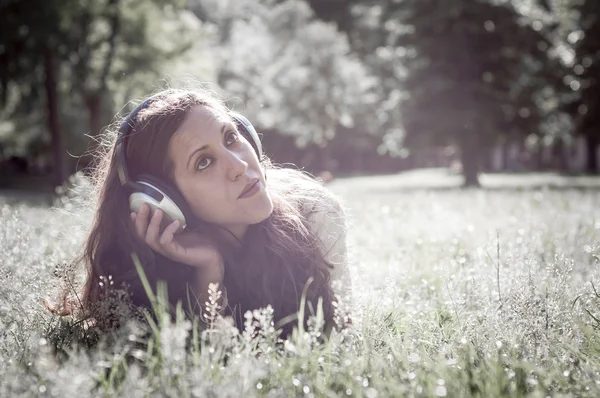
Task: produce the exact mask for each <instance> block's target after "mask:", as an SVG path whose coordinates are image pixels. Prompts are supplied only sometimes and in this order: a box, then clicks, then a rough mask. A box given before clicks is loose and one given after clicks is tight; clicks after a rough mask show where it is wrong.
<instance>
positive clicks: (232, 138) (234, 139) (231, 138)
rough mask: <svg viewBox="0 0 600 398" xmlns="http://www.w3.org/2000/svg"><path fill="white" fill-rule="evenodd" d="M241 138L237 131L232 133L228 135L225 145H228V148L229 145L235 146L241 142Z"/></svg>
mask: <svg viewBox="0 0 600 398" xmlns="http://www.w3.org/2000/svg"><path fill="white" fill-rule="evenodd" d="M239 139H240V138H239V136H238V133H237V131H232V132H230V133H229V134H227V139H226V140H225V144H227V146H229V145H233V144H235V143H236V142H237V141H238V140H239Z"/></svg>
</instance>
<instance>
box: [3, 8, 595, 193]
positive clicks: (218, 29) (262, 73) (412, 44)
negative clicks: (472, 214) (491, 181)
mask: <svg viewBox="0 0 600 398" xmlns="http://www.w3.org/2000/svg"><path fill="white" fill-rule="evenodd" d="M189 82H202V83H207V84H209V85H210V87H211V88H212V89H214V90H218V91H219V92H220V93H221V94H222V96H223V97H224V98H226V99H228V100H230V101H229V103H230V105H232V106H234V107H235V108H236V109H237V110H239V111H241V112H243V113H244V114H246V116H248V117H249V118H250V119H251V121H252V122H253V123H254V124H255V125H256V127H257V129H258V130H259V132H261V133H262V134H263V136H264V138H263V141H264V145H265V148H266V152H267V154H268V155H270V156H271V157H272V159H273V160H274V161H275V162H278V163H294V164H296V165H298V166H300V167H303V168H305V169H306V170H308V171H310V172H312V173H313V174H315V175H320V176H321V177H322V178H323V179H325V180H329V179H331V178H337V177H341V176H349V175H369V174H388V173H389V174H391V173H395V174H397V173H401V172H406V171H409V170H413V169H424V168H426V169H434V170H441V171H442V173H443V174H444V175H452V176H455V177H456V178H459V177H460V184H461V185H462V184H464V185H467V186H476V185H478V184H479V183H480V181H482V179H481V176H482V175H493V174H494V173H504V174H506V173H515V174H516V173H554V174H559V175H564V174H567V175H571V174H579V175H583V174H595V173H598V170H599V167H598V159H599V158H600V151H599V141H600V118H599V114H600V109H599V108H598V106H599V102H600V1H598V0H512V1H508V0H356V1H353V0H287V1H284V0H282V1H276V0H187V1H184V0H0V193H2V192H10V191H11V190H21V191H26V190H30V191H31V190H33V191H45V192H53V191H54V189H55V187H56V186H60V185H62V184H64V183H65V182H66V181H68V178H69V176H71V175H73V174H74V173H76V172H78V171H79V172H84V173H85V172H86V170H89V166H90V165H91V162H92V161H93V157H92V156H90V153H91V152H93V151H94V150H95V149H96V148H97V147H96V146H97V145H98V140H99V138H98V137H99V134H100V133H101V132H102V131H103V129H104V128H105V127H106V126H107V125H108V124H109V123H111V122H112V121H113V120H114V118H115V115H117V114H122V115H123V114H126V113H127V112H128V111H129V110H130V109H131V107H130V104H129V102H130V101H131V100H140V99H142V98H143V97H145V96H147V95H149V94H151V93H152V92H154V91H156V90H158V89H160V88H161V87H167V86H171V87H177V86H181V85H186V84H187V83H189ZM483 185H485V184H483Z"/></svg>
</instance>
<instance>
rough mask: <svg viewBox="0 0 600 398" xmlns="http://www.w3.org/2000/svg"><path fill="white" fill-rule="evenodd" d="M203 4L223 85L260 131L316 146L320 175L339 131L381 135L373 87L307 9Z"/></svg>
mask: <svg viewBox="0 0 600 398" xmlns="http://www.w3.org/2000/svg"><path fill="white" fill-rule="evenodd" d="M203 4H204V6H203V7H202V8H201V11H199V15H202V16H203V18H205V19H209V20H212V21H213V22H214V23H216V24H217V26H219V27H220V30H219V34H218V40H219V46H220V47H221V51H220V60H221V68H220V74H219V84H220V85H221V86H222V87H223V88H224V89H225V91H226V92H227V93H228V94H232V95H234V96H236V97H237V98H238V99H239V100H241V102H242V103H243V105H244V107H245V108H246V111H247V112H249V113H250V114H252V115H253V119H254V120H255V121H256V123H257V125H259V126H260V127H261V128H262V129H266V130H272V131H278V132H280V133H282V134H288V135H292V136H294V137H295V141H296V144H297V145H298V146H301V147H304V146H308V145H311V144H316V145H317V146H319V147H320V148H321V151H320V154H321V167H322V168H326V167H327V165H326V164H325V163H326V161H327V158H328V157H329V154H328V150H329V148H328V143H329V142H330V141H331V140H332V139H333V137H334V136H335V134H336V132H337V131H338V130H339V129H338V127H339V126H345V127H353V126H361V127H364V129H365V130H367V129H371V130H372V131H377V130H378V129H377V124H376V122H377V121H376V120H375V118H373V117H371V115H372V114H373V112H369V110H370V109H374V108H375V107H376V105H377V103H378V101H377V97H376V94H375V91H374V87H375V86H376V81H375V79H373V78H372V77H371V76H369V74H368V73H367V71H366V69H365V68H364V66H363V65H362V63H361V62H360V60H359V59H357V57H355V56H353V55H352V54H351V51H350V47H349V44H348V42H347V39H346V37H345V35H344V34H341V33H340V32H338V31H337V29H336V28H335V26H333V25H332V24H327V23H324V22H322V21H318V20H315V19H314V16H313V13H312V11H311V10H310V8H309V7H308V6H307V5H306V4H305V3H304V2H303V1H293V0H288V1H284V2H275V1H264V0H263V1H261V2H243V1H242V2H235V6H233V3H228V2H221V3H219V4H220V6H219V7H214V8H213V7H212V6H214V4H212V2H204V3H203ZM229 5H231V6H229Z"/></svg>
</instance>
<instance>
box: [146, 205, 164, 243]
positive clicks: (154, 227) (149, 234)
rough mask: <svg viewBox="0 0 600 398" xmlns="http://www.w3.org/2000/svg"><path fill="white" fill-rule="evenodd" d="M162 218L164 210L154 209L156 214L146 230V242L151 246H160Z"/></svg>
mask: <svg viewBox="0 0 600 398" xmlns="http://www.w3.org/2000/svg"><path fill="white" fill-rule="evenodd" d="M160 220H162V211H161V210H160V209H156V210H154V214H153V215H152V218H151V219H150V224H148V229H147V230H146V243H148V244H149V245H150V246H151V247H154V246H158V245H157V244H158V233H159V231H160Z"/></svg>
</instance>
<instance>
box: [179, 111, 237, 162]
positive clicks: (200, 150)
mask: <svg viewBox="0 0 600 398" xmlns="http://www.w3.org/2000/svg"><path fill="white" fill-rule="evenodd" d="M230 126H235V124H233V123H232V122H229V121H228V122H226V123H224V124H223V126H222V127H221V135H223V134H224V133H225V129H227V127H230ZM206 149H208V145H202V146H201V147H200V148H198V149H196V150H195V151H194V152H192V153H191V154H190V157H189V158H188V161H187V166H186V167H187V168H189V167H190V162H191V161H192V158H193V157H194V155H196V154H197V153H198V152H202V151H204V150H206Z"/></svg>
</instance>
